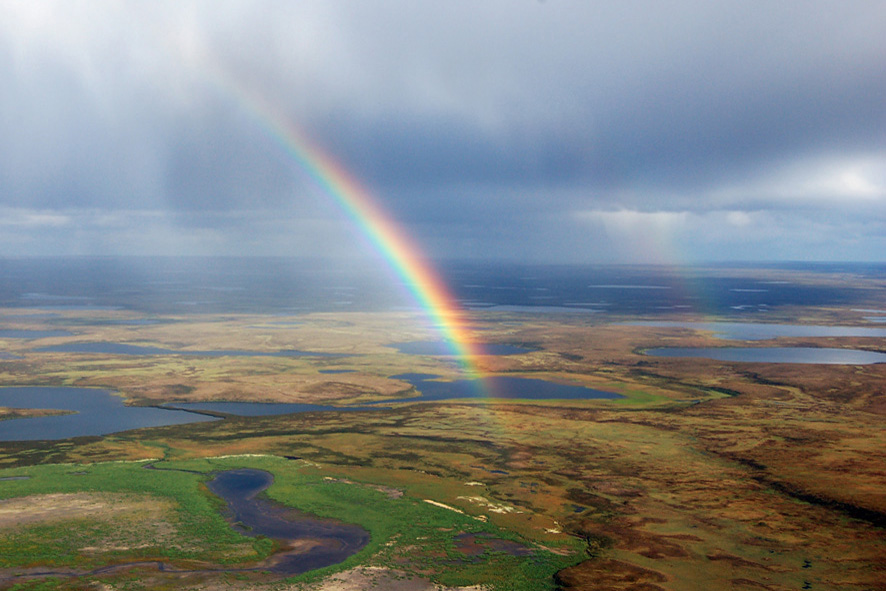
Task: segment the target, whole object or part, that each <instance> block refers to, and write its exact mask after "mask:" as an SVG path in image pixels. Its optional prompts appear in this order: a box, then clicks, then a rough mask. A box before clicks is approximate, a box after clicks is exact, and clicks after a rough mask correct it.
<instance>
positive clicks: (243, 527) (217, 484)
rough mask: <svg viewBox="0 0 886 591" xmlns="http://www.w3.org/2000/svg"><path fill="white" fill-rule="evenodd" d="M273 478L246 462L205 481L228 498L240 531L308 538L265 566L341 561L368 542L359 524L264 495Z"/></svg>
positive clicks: (296, 567)
mask: <svg viewBox="0 0 886 591" xmlns="http://www.w3.org/2000/svg"><path fill="white" fill-rule="evenodd" d="M273 482H274V477H273V476H272V475H271V474H270V473H268V472H265V471H263V470H253V469H249V468H244V469H240V470H228V471H226V472H221V473H220V474H218V475H217V476H216V477H215V478H214V479H213V480H211V481H210V482H208V483H207V487H208V488H209V490H210V491H212V492H213V493H214V494H216V495H218V496H220V497H221V498H222V499H224V501H225V502H226V503H227V506H228V512H229V516H228V517H229V519H230V521H231V522H232V523H233V527H234V528H235V529H237V530H238V531H240V532H241V533H243V534H245V535H248V536H258V535H262V536H266V537H268V538H272V539H275V540H285V541H290V542H291V541H295V540H298V541H300V542H302V543H304V542H308V543H309V544H307V545H305V546H304V548H306V549H301V550H298V549H297V550H295V551H293V552H283V553H282V554H279V555H277V556H275V557H274V558H273V561H272V564H271V566H270V567H268V569H267V570H270V571H271V572H275V573H278V574H282V575H287V576H289V575H296V574H299V573H303V572H307V571H309V570H314V569H318V568H323V567H325V566H330V565H333V564H338V563H339V562H342V561H343V560H345V559H346V558H348V557H349V556H351V555H353V554H356V553H357V552H358V551H359V550H360V549H361V548H363V546H365V545H366V544H367V543H368V542H369V532H368V531H366V530H365V529H363V528H362V527H360V526H358V525H352V524H347V523H342V522H340V521H335V520H332V519H321V518H319V517H316V516H313V515H310V514H308V513H304V512H302V511H298V510H296V509H292V508H289V507H285V506H283V505H280V504H278V503H275V502H273V501H271V500H270V499H267V498H263V497H260V496H259V494H260V493H261V492H262V491H264V490H265V489H267V488H268V487H269V486H271V484H272V483H273Z"/></svg>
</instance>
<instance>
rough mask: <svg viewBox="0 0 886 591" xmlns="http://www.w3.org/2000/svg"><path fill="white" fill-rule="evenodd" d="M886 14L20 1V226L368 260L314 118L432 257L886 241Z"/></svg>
mask: <svg viewBox="0 0 886 591" xmlns="http://www.w3.org/2000/svg"><path fill="white" fill-rule="evenodd" d="M884 21H886V5H884V4H883V3H881V2H853V3H849V4H847V3H843V2H829V1H814V2H799V1H780V2H770V3H766V4H765V5H750V4H741V3H737V4H725V5H724V4H719V3H715V4H712V3H709V2H702V1H698V0H682V1H680V2H676V3H671V4H668V5H662V4H659V3H655V2H648V1H631V2H620V3H604V2H588V3H574V2H564V1H556V0H555V1H549V2H517V3H514V2H507V3H505V2H501V1H490V2H481V3H445V4H435V3H425V4H416V3H411V2H405V1H399V0H398V1H390V0H386V1H376V2H366V3H359V4H357V5H354V4H351V3H346V2H340V1H325V2H299V3H291V4H287V3H278V2H270V1H268V2H252V3H246V2H205V1H183V2H157V3H147V4H146V3H139V2H130V1H124V2H110V1H92V2H79V1H73V2H69V1H66V2H61V1H58V2H52V1H47V2H37V3H35V2H26V1H21V2H19V1H12V2H6V3H4V5H3V18H2V19H0V75H2V77H3V80H4V85H3V87H2V89H0V113H3V115H2V116H0V251H2V252H3V253H4V255H5V256H38V255H46V256H56V255H71V254H76V255H112V256H113V255H149V256H150V255H168V256H214V255H245V256H294V257H316V256H325V257H330V258H331V259H338V260H343V261H344V260H354V261H360V260H362V259H361V257H364V256H366V254H367V252H368V251H372V250H374V247H373V246H372V244H371V243H370V242H371V241H370V240H368V239H367V238H366V235H365V233H364V230H363V227H364V225H365V224H364V220H363V219H361V218H360V216H359V215H357V216H354V217H350V216H351V215H352V214H350V213H349V212H348V211H346V208H343V207H342V206H341V205H340V203H338V202H337V201H336V198H334V197H333V196H331V195H330V194H329V191H327V190H326V189H324V187H323V186H321V185H320V184H318V183H317V180H316V178H312V173H311V171H310V170H306V169H305V167H304V166H303V164H304V163H303V162H301V161H300V158H299V157H298V156H296V155H294V153H293V150H292V149H291V148H292V143H293V142H292V138H293V137H294V136H293V135H292V134H291V132H290V131H287V129H290V130H291V129H297V130H300V131H299V133H300V134H303V135H304V137H305V138H306V140H305V141H306V142H309V143H311V144H313V145H314V147H315V149H317V150H319V153H322V154H325V156H326V157H328V158H330V159H331V160H332V161H334V162H336V163H337V164H338V166H339V167H340V168H341V170H343V171H346V173H347V174H349V175H350V176H351V177H353V179H354V180H355V181H356V183H357V186H360V187H362V188H363V189H364V190H365V191H367V192H368V193H369V194H371V195H372V196H374V199H375V201H376V202H377V204H378V206H379V208H380V209H381V210H382V211H383V212H384V214H383V215H384V216H386V217H387V218H388V219H389V220H391V221H392V223H393V225H394V226H396V227H399V228H401V229H402V231H403V232H404V233H405V234H406V235H408V236H409V237H410V238H411V239H412V241H413V242H414V243H415V244H416V245H417V247H418V248H419V249H420V250H422V251H423V252H424V253H426V254H427V256H428V258H429V259H431V260H434V261H446V260H476V261H495V260H502V261H528V262H536V263H545V264H558V263H564V264H571V263H581V264H584V263H587V264H597V263H614V264H622V263H629V264H687V263H688V264H692V263H702V264H704V263H716V262H731V261H735V262H741V263H746V262H754V261H760V262H777V261H822V262H843V261H859V262H882V261H886V135H884V133H883V130H884V129H886V102H884V101H883V100H882V97H883V96H886V42H884V41H883V36H882V31H881V29H882V27H881V26H880V25H881V23H883V22H884ZM258 105H264V106H265V107H266V109H265V110H263V109H262V108H259V107H258ZM268 111H273V112H274V113H275V117H273V118H272V117H269V116H268V115H267V112H268ZM287 142H288V143H287ZM321 176H322V175H321ZM370 256H377V255H370Z"/></svg>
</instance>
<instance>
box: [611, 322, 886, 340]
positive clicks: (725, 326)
mask: <svg viewBox="0 0 886 591" xmlns="http://www.w3.org/2000/svg"><path fill="white" fill-rule="evenodd" d="M620 325H621V326H649V327H653V328H691V329H692V330H699V331H706V332H713V333H714V336H715V337H717V338H720V339H730V340H739V341H758V340H765V339H775V338H778V337H874V338H884V337H886V328H879V327H867V326H823V325H804V324H766V323H757V322H666V321H637V322H623V323H620Z"/></svg>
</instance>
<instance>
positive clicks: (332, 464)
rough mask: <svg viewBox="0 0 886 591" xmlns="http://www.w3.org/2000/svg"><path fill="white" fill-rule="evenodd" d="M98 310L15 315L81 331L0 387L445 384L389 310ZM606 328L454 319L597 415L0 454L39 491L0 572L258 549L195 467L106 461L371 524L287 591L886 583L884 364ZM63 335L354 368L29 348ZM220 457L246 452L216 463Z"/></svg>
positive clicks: (354, 396) (232, 390) (24, 363)
mask: <svg viewBox="0 0 886 591" xmlns="http://www.w3.org/2000/svg"><path fill="white" fill-rule="evenodd" d="M836 280H837V279H835V281H836ZM881 288H882V286H876V285H872V286H871V293H872V300H871V302H870V304H869V306H867V307H872V308H877V309H880V308H882V307H883V305H882V302H878V301H877V299H876V298H877V297H879V296H878V295H877V294H879V293H882V292H880V291H878V289H881ZM109 314H110V315H113V314H118V315H120V316H121V317H122V316H123V313H114V312H111V313H109V312H102V313H86V312H66V313H63V314H61V315H60V316H59V317H57V318H55V319H53V320H52V321H40V322H36V321H34V320H32V319H29V320H27V321H23V322H21V323H18V324H17V325H15V326H14V328H23V329H25V328H28V329H42V328H59V327H67V328H71V327H76V328H75V329H74V330H75V332H76V334H75V335H73V336H69V337H55V338H51V339H41V340H39V341H22V340H12V339H10V340H6V341H5V342H4V343H3V345H4V351H6V352H8V353H11V354H15V355H19V356H21V357H22V358H21V359H3V360H0V384H4V385H26V384H33V385H76V386H101V387H108V388H115V389H118V390H119V391H120V392H121V393H122V394H123V395H125V396H126V397H127V398H128V399H129V401H130V402H131V403H133V404H157V403H161V402H169V401H183V400H249V401H287V402H322V403H327V404H328V403H332V404H350V403H356V402H366V401H370V400H371V401H376V400H389V401H395V400H396V399H397V398H405V397H408V396H411V395H413V392H411V386H410V385H409V384H408V383H407V382H403V381H400V380H394V379H391V378H390V376H392V375H397V374H400V373H406V372H413V373H432V374H437V375H441V376H443V378H444V379H447V378H453V377H455V376H456V375H457V368H456V367H455V366H454V364H453V363H452V361H451V360H447V359H445V358H439V357H421V356H411V355H405V354H401V353H399V352H397V350H396V349H394V348H392V347H390V346H389V345H390V344H391V343H395V342H401V341H411V340H423V339H429V338H434V333H433V332H432V331H431V330H430V329H428V328H425V327H423V325H422V322H421V320H420V319H419V318H417V317H415V316H413V315H411V314H407V313H392V314H356V313H355V314H335V315H330V314H315V315H305V316H301V317H298V318H293V324H291V325H282V326H281V325H279V324H273V325H271V324H270V320H269V319H267V318H262V317H257V316H225V317H212V318H184V317H182V318H174V319H168V320H172V321H171V322H161V323H159V324H153V325H142V326H121V325H111V324H107V323H100V322H98V321H99V320H102V319H106V318H107V317H108V316H109ZM8 318H12V317H11V316H8V317H7V319H8ZM657 318H658V319H676V320H699V318H687V317H683V316H673V317H670V318H663V317H657ZM275 320H279V319H275ZM617 320H619V319H617V318H612V317H607V318H605V322H604V319H602V318H600V317H597V316H594V315H584V316H582V315H573V316H568V317H558V316H555V315H544V316H541V315H535V316H533V315H520V314H504V313H495V312H482V313H477V314H476V315H474V316H472V317H471V318H470V322H471V326H470V327H468V328H469V329H470V330H471V332H472V334H474V335H475V336H476V338H478V339H481V338H482V339H483V340H484V341H485V342H495V343H508V344H517V345H521V344H522V345H531V346H532V347H534V348H535V349H536V350H534V351H532V352H530V353H525V354H520V355H510V356H498V357H487V358H483V359H481V360H480V361H479V364H480V365H481V368H482V369H483V370H484V371H486V372H488V373H491V374H496V375H517V376H527V377H537V378H544V379H549V380H555V381H561V382H563V383H577V384H584V385H587V386H590V387H593V388H598V389H605V390H612V391H617V392H619V393H621V394H623V395H624V396H625V398H623V399H619V400H615V401H559V402H553V401H544V402H542V401H509V400H483V401H470V400H458V401H450V402H443V403H433V404H431V403H426V404H420V403H413V404H403V405H397V404H392V405H391V407H390V408H388V409H384V410H377V411H373V412H368V413H306V414H299V415H286V416H276V417H251V418H229V419H226V420H224V421H220V422H215V423H201V424H193V425H182V426H175V427H162V428H153V429H144V430H140V431H132V432H126V433H120V434H116V435H112V436H108V437H105V438H79V439H75V440H69V441H61V442H21V443H3V444H0V467H2V468H4V470H3V472H2V473H0V478H2V477H4V476H11V475H22V474H27V475H31V476H32V478H31V480H15V481H0V496H2V497H7V498H11V499H12V500H11V501H5V502H7V503H12V502H15V499H22V498H28V499H31V500H33V504H34V506H35V507H44V509H41V511H42V512H41V513H39V515H38V517H39V518H38V517H34V518H33V519H31V520H30V521H27V522H21V523H15V524H11V525H10V524H8V523H4V522H3V521H2V519H0V531H2V533H3V537H2V538H0V545H3V544H5V546H4V548H3V551H2V552H0V556H2V557H3V558H2V560H3V564H2V565H0V566H2V568H3V573H5V574H6V575H9V574H10V573H13V572H15V569H22V568H27V567H30V566H34V567H41V568H42V567H44V566H47V565H48V566H54V567H64V568H67V569H79V570H88V569H91V568H93V567H96V566H98V565H103V564H114V563H118V562H125V561H134V560H142V559H144V558H146V557H150V558H151V559H154V558H164V559H168V560H171V561H173V562H174V563H175V564H178V565H185V564H198V563H199V564H201V565H203V566H205V565H210V564H226V563H231V562H237V561H239V562H240V563H247V562H249V561H260V560H263V559H264V558H265V557H267V555H268V552H270V551H271V548H270V546H269V545H265V546H261V545H259V546H258V547H257V546H256V544H255V542H254V540H251V539H247V540H244V539H243V538H242V537H240V536H237V535H235V534H233V532H232V530H230V528H227V526H226V524H225V523H224V521H223V520H222V519H221V517H220V516H219V515H220V514H219V512H218V510H217V509H218V507H216V506H213V505H212V501H211V499H209V497H208V496H207V495H206V494H205V493H204V492H201V491H202V489H201V488H200V486H199V481H200V480H201V478H203V477H201V476H200V475H199V474H188V473H183V472H178V473H168V474H167V473H163V475H162V478H159V477H157V476H156V475H157V473H156V472H149V471H147V470H144V469H143V468H141V465H140V464H138V463H101V462H115V461H117V460H128V461H141V460H158V459H165V460H167V462H168V464H167V465H169V466H173V465H174V466H178V467H188V469H193V470H195V471H196V472H201V473H206V472H209V471H211V470H216V469H219V468H220V467H226V466H235V465H237V466H239V465H244V466H252V467H264V468H265V469H269V470H270V471H272V472H273V473H274V474H275V476H276V477H277V484H276V485H275V486H274V487H273V488H272V489H270V491H269V495H270V496H271V497H273V498H276V499H278V500H280V501H282V502H284V503H287V504H292V505H294V506H298V507H301V508H304V509H306V510H310V511H313V512H316V513H318V514H323V515H330V516H335V517H338V518H340V519H344V520H346V521H348V520H350V521H353V522H355V523H361V524H364V527H367V528H369V529H370V531H371V532H372V534H373V535H372V542H371V544H370V546H369V547H367V549H365V550H364V551H363V552H361V553H360V554H358V555H356V556H354V557H353V558H352V559H349V561H348V562H347V563H345V564H343V565H340V566H339V567H335V568H331V569H327V570H326V571H324V572H322V573H319V574H314V575H312V576H311V577H309V578H308V579H310V580H304V581H302V582H301V583H298V584H297V585H300V586H301V587H300V588H305V589H307V588H308V587H310V586H311V585H315V586H318V588H320V587H322V586H323V585H327V586H326V587H322V588H324V589H330V588H335V587H329V585H332V583H330V581H333V580H338V579H331V578H326V579H323V577H328V576H331V574H332V572H333V571H345V570H346V571H347V572H350V573H354V572H357V571H354V568H355V567H359V568H364V569H366V568H378V569H381V570H379V571H371V572H382V573H385V574H384V575H379V576H380V577H382V579H383V580H385V581H387V582H388V583H389V584H393V583H392V581H394V580H400V579H398V577H399V578H402V579H403V580H407V579H409V578H410V577H412V579H409V580H412V581H413V583H412V587H411V588H415V589H419V588H422V587H421V585H422V584H424V583H421V581H425V580H430V581H435V582H438V583H440V584H444V585H449V586H464V585H475V584H482V585H485V586H487V587H489V588H491V589H551V588H555V587H560V588H563V589H626V590H627V589H630V590H635V591H640V590H644V591H655V590H658V589H669V590H675V591H676V590H683V589H712V588H732V589H770V590H773V591H775V590H779V591H780V590H787V589H816V590H820V589H859V590H863V589H886V583H884V581H886V540H884V535H883V533H884V526H886V471H884V469H883V466H886V448H884V446H883V442H884V441H886V432H884V431H886V429H884V414H886V393H884V384H886V364H878V365H867V366H834V365H829V366H824V365H788V364H761V363H756V364H750V363H725V362H717V361H710V360H704V359H665V358H655V357H648V356H645V355H643V354H642V351H643V350H644V349H646V348H651V347H660V346H681V347H683V346H718V345H719V346H723V345H725V344H729V345H735V344H736V343H734V342H730V343H726V342H724V341H722V340H719V339H716V338H715V337H714V336H713V335H711V334H705V333H701V332H697V331H692V330H688V329H679V328H650V327H640V326H624V325H619V324H616V323H615V322H616V321H617ZM704 320H710V319H709V318H704ZM751 320H757V321H765V322H770V323H772V322H784V323H791V322H798V323H810V324H811V323H816V324H839V325H843V324H849V325H864V324H865V323H864V320H863V314H862V313H859V312H856V311H854V310H852V309H848V308H811V307H809V308H791V309H787V308H784V309H778V310H773V311H772V312H770V313H769V314H767V315H766V316H765V318H761V317H753V318H751ZM296 322H297V323H296ZM75 341H111V342H122V343H131V344H143V345H153V346H162V347H167V348H174V349H191V350H210V349H245V350H255V351H276V350H280V349H302V350H309V351H322V352H327V353H343V354H349V355H354V356H352V357H340V358H332V357H299V358H278V357H228V358H209V357H187V356H178V355H163V356H148V357H144V356H111V355H97V354H91V355H86V354H72V353H65V354H61V353H36V352H33V350H32V349H33V348H35V347H37V346H46V345H50V344H62V343H68V342H75ZM739 344H740V343H739ZM744 345H747V346H776V345H777V346H822V347H849V348H863V349H869V350H877V351H886V342H884V339H874V338H803V339H789V338H782V339H777V340H773V341H763V342H761V341H755V342H753V343H744ZM321 370H351V373H338V374H328V373H321ZM242 454H255V456H252V457H250V456H243V455H242ZM221 456H240V457H237V458H231V459H227V460H219V459H212V458H218V457H221ZM269 456H272V457H269ZM286 457H288V458H299V459H298V460H291V459H290V460H285V459H282V458H286ZM162 465H163V464H161V466H162ZM81 472H85V474H81ZM391 491H397V493H398V494H399V493H400V492H402V497H401V496H396V495H394V496H392V495H391V494H390V493H391ZM3 502H4V501H0V511H2V506H3V505H2V503H3ZM195 503H196V504H195ZM96 504H98V505H101V506H104V507H107V508H108V510H107V511H105V512H104V513H103V514H102V517H101V518H99V519H95V518H93V516H92V514H90V513H89V507H93V506H96ZM394 505H396V507H394ZM10 506H11V507H16V505H7V507H10ZM47 507H48V508H50V509H51V508H54V510H49V509H47ZM77 507H80V508H79V509H77ZM83 507H86V508H85V509H84V508H83ZM115 507H117V508H118V509H119V507H130V508H131V510H128V511H123V510H118V509H114V508H115ZM77 511H81V513H77ZM83 511H85V513H84V512H83ZM392 516H394V517H392ZM189 520H190V521H189ZM201 520H202V521H201ZM59 528H67V529H71V528H74V529H75V530H76V531H77V532H79V533H78V535H79V536H80V537H75V538H73V539H72V541H71V542H70V543H64V544H61V545H58V544H55V545H54V544H51V543H48V542H46V541H47V540H51V539H54V538H53V537H52V536H53V535H54V534H53V532H58V531H60V530H59ZM143 529H144V531H146V532H147V533H146V534H144V536H140V537H141V538H142V539H140V540H135V539H133V537H132V532H133V531H136V530H138V531H142V530H143ZM472 532H486V533H487V534H490V535H493V534H494V535H495V536H497V537H498V538H502V539H508V540H513V541H517V542H519V543H520V544H522V545H524V546H525V547H527V548H531V549H533V555H532V556H513V555H511V554H508V553H507V552H496V551H495V550H494V549H492V548H489V547H486V548H484V549H483V552H482V554H481V556H482V559H478V560H477V561H476V562H474V559H473V558H472V557H471V555H470V553H466V550H465V549H464V548H462V549H459V548H458V547H457V536H458V535H459V534H462V533H472ZM41 540H42V541H43V542H44V543H42V544H41ZM207 540H212V541H211V543H207ZM96 548H98V550H96ZM7 549H8V551H7ZM25 549H28V550H25ZM348 569H350V570H348ZM366 572H370V571H360V573H362V574H360V575H359V576H357V579H359V580H362V581H363V583H361V584H363V585H368V584H369V583H367V582H366V581H368V580H370V579H371V578H372V577H370V576H369V575H366V574H365V573H366ZM392 573H393V574H392ZM336 576H339V577H340V576H341V575H336ZM355 576H356V575H355ZM360 576H362V577H363V579H360V578H359V577H360ZM384 577H388V578H386V579H385V578H384ZM324 580H325V581H326V583H324V582H323V581H324ZM312 581H313V582H312ZM258 582H261V579H260V577H259V578H258V579H257V578H256V577H252V579H250V580H249V581H241V580H239V578H238V577H236V576H233V575H231V574H230V573H229V574H227V575H224V574H215V575H212V574H207V573H206V572H201V573H200V574H191V575H184V574H173V573H159V572H157V571H156V570H149V571H145V570H144V569H135V570H120V571H111V572H108V573H105V574H102V575H100V576H99V575H94V576H91V577H85V578H84V579H70V578H64V577H62V578H58V579H46V578H41V579H34V580H30V581H25V580H17V581H15V582H14V583H13V582H9V581H7V583H6V584H7V586H8V585H12V584H16V585H24V586H22V587H20V588H30V587H29V586H35V585H49V586H50V588H51V587H53V586H57V587H59V588H81V586H82V587H83V588H86V586H87V584H89V585H92V584H98V583H101V584H104V585H106V588H162V587H163V586H170V587H173V586H176V585H179V586H182V585H184V586H192V587H195V588H196V587H203V588H231V589H236V588H248V587H250V586H251V585H254V584H257V583H258ZM269 584H272V583H269ZM337 584H338V583H337ZM2 585H3V583H0V586H2ZM293 585H296V583H293ZM33 588H37V587H33ZM339 588H346V585H345V583H340V584H339Z"/></svg>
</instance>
